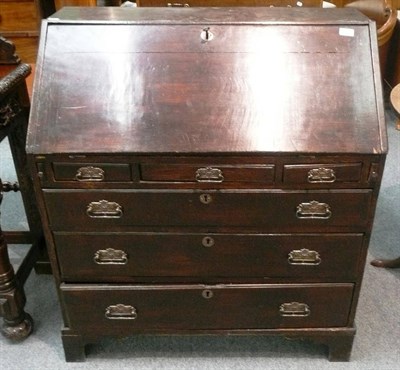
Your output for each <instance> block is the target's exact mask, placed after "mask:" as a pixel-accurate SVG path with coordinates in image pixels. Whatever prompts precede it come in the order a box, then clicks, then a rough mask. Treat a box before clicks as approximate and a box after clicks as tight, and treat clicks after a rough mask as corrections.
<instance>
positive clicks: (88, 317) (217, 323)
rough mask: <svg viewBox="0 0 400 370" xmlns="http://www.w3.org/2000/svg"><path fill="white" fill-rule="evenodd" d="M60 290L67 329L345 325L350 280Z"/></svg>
mask: <svg viewBox="0 0 400 370" xmlns="http://www.w3.org/2000/svg"><path fill="white" fill-rule="evenodd" d="M61 294H62V301H63V302H64V304H65V307H66V312H67V317H68V326H69V327H70V328H71V329H72V330H74V329H77V330H79V332H81V333H83V334H85V333H90V334H93V333H101V334H102V335H104V334H129V333H135V331H139V332H140V331H147V332H162V331H170V330H171V331H172V330H204V329H207V330H213V329H214V330H221V329H222V330H224V329H225V330H229V329H268V328H269V329H270V328H318V327H320V328H325V327H344V326H347V324H348V316H349V311H350V306H351V302H352V295H353V285H352V284H315V285H314V284H304V285H283V284H282V285H281V284H279V285H267V284H263V285H233V284H232V285H223V284H219V285H136V286H132V285H125V286H121V285H114V286H113V285H107V286H105V285H104V286H103V285H68V284H62V285H61ZM333 307H334V309H332V308H333Z"/></svg>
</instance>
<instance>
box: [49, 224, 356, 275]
mask: <svg viewBox="0 0 400 370" xmlns="http://www.w3.org/2000/svg"><path fill="white" fill-rule="evenodd" d="M54 238H55V242H56V245H57V255H58V259H59V263H60V269H61V275H62V277H63V279H64V280H65V281H96V282H101V281H103V282H107V281H116V282H117V281H133V280H135V278H136V281H138V280H140V277H151V278H156V277H158V278H163V277H180V278H196V277H202V276H207V277H208V278H221V277H230V278H232V277H243V278H245V277H248V278H251V277H252V278H257V277H258V278H265V277H267V278H305V279H310V281H316V280H317V279H318V280H319V281H323V279H329V280H330V281H349V280H352V279H355V277H356V276H357V272H358V263H359V260H360V253H361V246H362V240H363V237H362V235H360V234H350V235H346V234H339V235H337V234H328V235H325V234H319V235H297V236H294V235H261V234H257V235H230V234H173V233H165V234H164V233H124V234H117V233H60V232H57V233H54Z"/></svg>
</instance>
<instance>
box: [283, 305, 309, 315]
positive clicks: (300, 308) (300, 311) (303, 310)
mask: <svg viewBox="0 0 400 370" xmlns="http://www.w3.org/2000/svg"><path fill="white" fill-rule="evenodd" d="M310 313H311V311H310V307H309V306H308V305H307V304H305V303H299V302H290V303H283V304H281V306H280V308H279V314H280V315H281V316H283V317H307V316H310Z"/></svg>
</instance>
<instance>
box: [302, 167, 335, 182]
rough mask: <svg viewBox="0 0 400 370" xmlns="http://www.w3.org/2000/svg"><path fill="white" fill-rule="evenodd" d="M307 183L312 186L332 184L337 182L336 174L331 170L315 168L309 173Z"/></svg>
mask: <svg viewBox="0 0 400 370" xmlns="http://www.w3.org/2000/svg"><path fill="white" fill-rule="evenodd" d="M307 181H308V182H309V183H311V184H331V183H333V182H335V181H336V174H335V171H334V170H332V169H331V168H323V167H321V168H314V169H312V170H310V171H308V176H307Z"/></svg>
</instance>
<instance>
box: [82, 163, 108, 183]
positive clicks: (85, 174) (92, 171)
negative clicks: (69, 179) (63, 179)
mask: <svg viewBox="0 0 400 370" xmlns="http://www.w3.org/2000/svg"><path fill="white" fill-rule="evenodd" d="M75 179H76V180H77V181H104V170H102V169H101V168H100V167H93V166H87V167H80V168H78V171H76V175H75Z"/></svg>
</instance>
